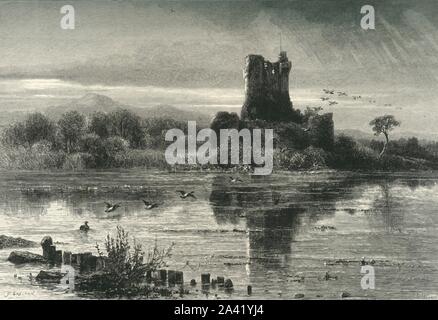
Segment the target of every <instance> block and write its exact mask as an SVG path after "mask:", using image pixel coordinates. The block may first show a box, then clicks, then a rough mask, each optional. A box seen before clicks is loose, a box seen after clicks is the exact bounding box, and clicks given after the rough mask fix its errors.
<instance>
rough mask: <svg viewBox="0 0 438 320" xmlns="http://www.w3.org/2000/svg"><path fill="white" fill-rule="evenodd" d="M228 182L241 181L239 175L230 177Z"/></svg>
mask: <svg viewBox="0 0 438 320" xmlns="http://www.w3.org/2000/svg"><path fill="white" fill-rule="evenodd" d="M230 182H232V183H235V182H243V181H242V180H241V179H240V178H239V177H235V178H234V177H230Z"/></svg>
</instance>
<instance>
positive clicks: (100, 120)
mask: <svg viewBox="0 0 438 320" xmlns="http://www.w3.org/2000/svg"><path fill="white" fill-rule="evenodd" d="M319 111H320V110H319V109H310V108H308V109H307V110H306V111H305V112H304V113H302V114H301V113H300V117H301V122H302V123H300V124H297V123H285V122H278V123H267V122H265V121H254V122H247V123H243V122H242V121H240V120H239V117H238V116H237V115H236V114H233V113H227V112H222V113H219V114H218V115H217V116H216V118H215V119H214V120H213V121H212V123H211V128H212V129H213V130H215V131H216V130H219V129H221V128H236V129H241V128H243V127H246V128H250V129H251V128H275V137H274V147H275V150H274V169H281V170H314V169H321V168H334V169H346V170H411V169H435V168H437V167H438V165H437V164H438V144H436V143H422V144H421V143H420V142H419V141H418V139H416V138H414V137H413V138H410V139H400V140H398V141H390V140H389V132H390V131H391V130H392V129H393V128H394V127H395V126H398V125H400V123H399V122H397V121H396V120H395V119H394V118H393V117H392V116H384V117H380V118H376V119H374V120H373V121H372V122H371V123H370V125H372V126H373V127H372V129H373V130H374V132H375V134H376V135H379V134H382V135H383V136H384V137H385V140H384V141H380V140H362V141H356V140H354V139H352V138H350V137H348V136H342V135H341V136H337V137H335V138H334V142H333V139H331V141H332V142H331V143H327V142H324V143H315V141H311V140H309V138H308V136H307V135H306V134H305V133H304V131H303V129H302V126H303V124H305V122H306V121H307V120H308V119H309V118H311V117H312V116H314V115H315V114H317V113H318V112H319ZM172 128H179V129H181V130H183V131H186V129H187V123H185V122H181V121H175V120H172V119H167V118H153V119H142V118H140V117H139V116H138V115H136V114H134V113H133V112H131V111H129V110H124V109H119V110H117V111H114V112H111V113H103V112H95V113H93V114H92V115H90V116H85V115H84V114H81V113H79V112H77V111H70V112H67V113H65V114H64V115H63V116H62V117H61V118H60V119H59V120H58V121H54V120H52V119H50V118H49V117H47V116H46V115H44V114H41V113H32V114H29V115H28V116H27V118H26V119H25V120H24V121H22V122H17V123H14V124H12V125H11V126H10V127H9V128H7V129H6V130H4V131H3V133H2V135H1V143H0V154H1V155H0V168H3V169H26V170H40V169H43V170H44V169H62V170H82V169H90V168H91V169H101V168H132V167H143V168H155V169H160V170H172V169H178V170H179V169H195V170H196V169H213V170H224V169H225V170H230V169H232V170H240V169H242V168H243V169H245V170H248V167H247V166H230V165H204V166H202V167H201V166H197V165H191V166H188V165H187V166H183V165H180V166H179V167H178V168H175V167H171V166H170V165H168V164H167V162H166V160H165V157H164V150H165V148H166V147H167V145H168V144H169V142H166V141H165V139H164V137H165V133H166V132H167V130H169V129H172ZM200 129H202V128H198V130H200ZM327 141H329V140H327Z"/></svg>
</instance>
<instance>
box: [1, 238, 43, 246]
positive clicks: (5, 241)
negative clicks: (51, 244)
mask: <svg viewBox="0 0 438 320" xmlns="http://www.w3.org/2000/svg"><path fill="white" fill-rule="evenodd" d="M36 245H37V243H36V242H33V241H29V240H26V239H22V238H14V237H8V236H5V235H0V249H5V248H27V247H35V246H36Z"/></svg>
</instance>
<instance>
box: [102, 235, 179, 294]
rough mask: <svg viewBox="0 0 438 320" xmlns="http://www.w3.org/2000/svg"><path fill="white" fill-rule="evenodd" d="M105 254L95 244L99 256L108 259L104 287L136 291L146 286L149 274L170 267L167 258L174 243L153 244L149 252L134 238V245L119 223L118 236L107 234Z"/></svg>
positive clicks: (118, 290)
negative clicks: (159, 245) (158, 245)
mask: <svg viewBox="0 0 438 320" xmlns="http://www.w3.org/2000/svg"><path fill="white" fill-rule="evenodd" d="M104 247H105V249H104V250H105V253H104V252H102V251H101V250H100V248H99V245H96V249H97V252H98V254H99V256H100V257H101V258H102V259H104V260H105V267H104V269H103V275H99V277H102V276H103V278H104V279H105V281H104V282H103V285H104V288H95V289H105V290H108V289H109V290H111V291H112V292H115V293H119V294H120V293H121V294H123V293H126V292H130V293H132V292H136V289H138V290H142V289H143V288H144V284H145V279H146V273H147V272H152V271H155V270H157V269H158V268H163V267H166V266H167V263H166V259H167V258H169V257H170V256H171V251H172V248H173V243H172V245H171V246H170V247H168V248H167V249H161V250H160V249H158V247H157V243H156V242H155V244H154V247H153V248H152V249H151V250H149V251H148V253H147V254H146V253H145V252H144V251H143V249H142V246H141V245H140V244H137V243H136V242H135V239H133V246H131V244H130V242H129V233H128V232H125V230H124V229H123V228H122V227H120V226H118V227H117V232H116V235H115V237H111V236H110V235H107V237H106V239H105V244H104ZM146 292H147V290H146Z"/></svg>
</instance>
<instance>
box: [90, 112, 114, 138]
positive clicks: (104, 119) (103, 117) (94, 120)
mask: <svg viewBox="0 0 438 320" xmlns="http://www.w3.org/2000/svg"><path fill="white" fill-rule="evenodd" d="M89 129H90V132H91V133H95V134H97V135H98V136H99V137H101V138H103V139H106V138H108V137H109V136H111V134H112V133H113V132H114V131H115V130H114V127H113V122H112V119H111V116H109V115H108V114H106V113H103V112H95V113H93V115H92V116H91V121H90V127H89Z"/></svg>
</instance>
